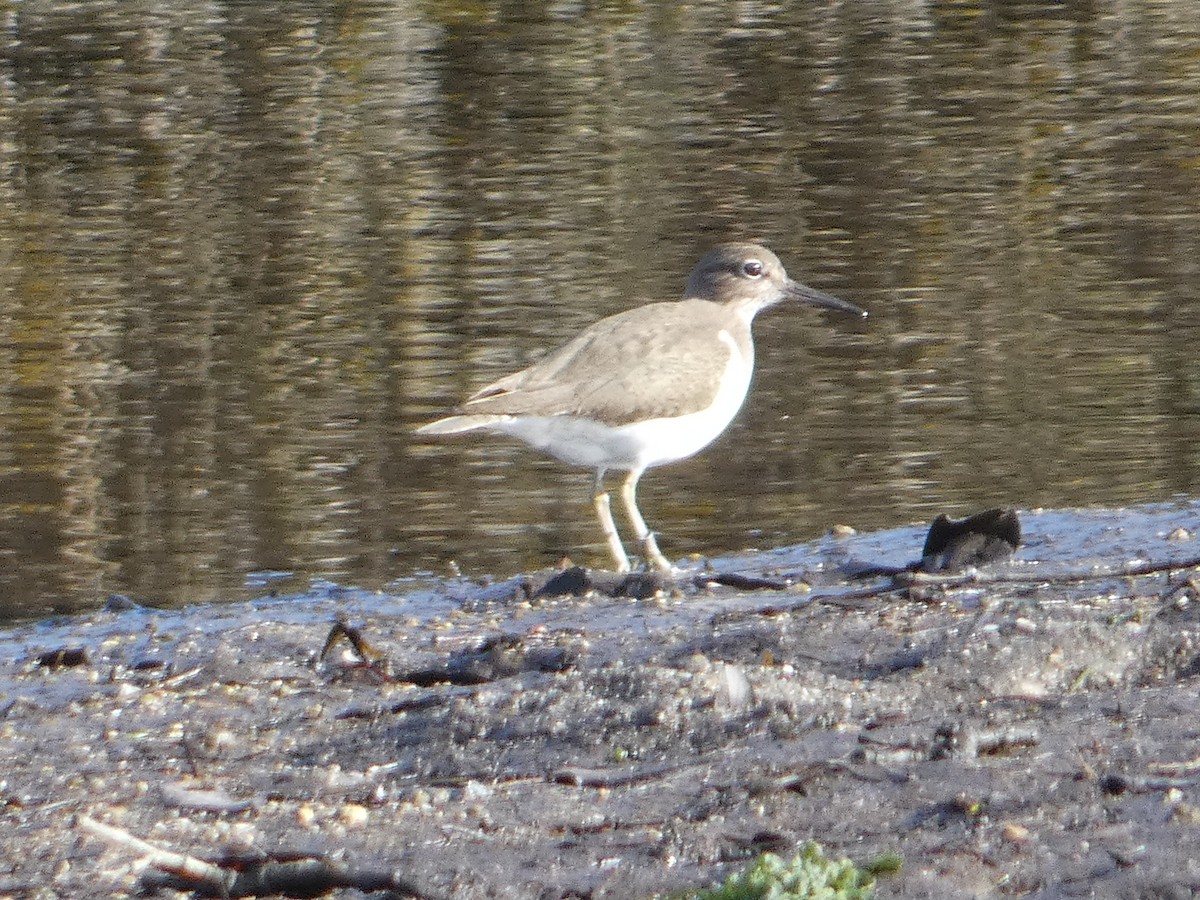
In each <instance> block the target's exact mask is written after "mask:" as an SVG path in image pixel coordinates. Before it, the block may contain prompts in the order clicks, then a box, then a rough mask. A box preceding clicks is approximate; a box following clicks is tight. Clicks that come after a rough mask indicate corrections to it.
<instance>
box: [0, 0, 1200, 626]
mask: <svg viewBox="0 0 1200 900" xmlns="http://www.w3.org/2000/svg"><path fill="white" fill-rule="evenodd" d="M793 6H799V7H801V8H793ZM600 7H604V5H603V4H601V5H600ZM205 9H208V14H203V15H202V14H199V13H198V11H197V8H196V7H195V5H194V4H177V3H163V2H155V3H150V2H148V0H128V2H124V3H121V4H107V3H93V4H70V3H68V4H62V3H56V4H52V3H47V2H38V0H35V2H30V3H24V4H20V5H19V6H18V7H15V8H14V9H13V10H12V11H10V19H9V20H8V26H9V27H8V28H7V29H6V31H5V32H4V35H3V38H0V40H3V42H4V47H3V51H4V52H3V53H2V54H0V128H2V133H3V134H4V135H5V136H6V138H5V140H4V141H2V142H0V256H2V258H3V261H4V268H3V271H4V273H5V277H4V279H3V281H2V282H0V289H2V290H3V302H4V307H3V309H4V314H3V316H2V317H0V334H2V336H3V341H0V352H2V353H3V367H2V369H0V373H2V374H0V553H3V555H4V560H5V563H6V564H5V565H4V567H3V569H2V570H0V584H2V585H3V588H4V598H5V599H4V603H5V604H6V608H7V610H8V611H9V612H11V613H12V614H14V615H36V614H42V613H44V612H45V611H47V610H50V609H62V610H68V609H73V608H77V607H79V606H88V605H93V604H96V603H98V602H101V601H102V600H103V598H104V596H105V595H106V594H108V593H111V592H121V593H126V594H129V595H131V596H133V597H134V598H135V599H138V600H141V601H144V602H153V603H183V602H190V601H197V600H208V599H223V598H235V597H238V596H241V595H243V594H244V593H255V592H257V591H260V590H261V589H262V588H261V587H260V585H261V584H262V583H263V578H265V576H258V575H253V574H252V573H263V572H275V571H278V572H294V573H295V574H296V578H297V579H299V580H300V581H301V582H302V583H306V582H307V579H308V578H309V577H313V576H325V577H329V578H332V579H335V580H339V581H345V582H353V583H358V584H363V585H368V586H372V585H377V586H381V585H384V584H386V583H387V582H389V581H390V580H392V579H394V578H397V577H400V576H404V575H406V574H409V573H411V572H413V571H416V570H421V569H432V570H436V571H443V570H444V567H445V565H446V563H447V561H448V560H450V559H456V560H458V561H459V562H460V564H461V565H463V567H464V569H465V570H466V571H468V572H472V573H487V572H494V573H498V574H507V573H511V572H513V571H516V570H519V569H521V568H524V567H529V566H534V565H544V564H548V563H551V562H554V561H556V560H557V558H558V557H559V556H561V555H562V554H564V553H568V552H570V553H573V554H574V555H575V556H576V558H584V559H591V558H593V557H594V558H595V559H598V560H602V559H603V557H602V550H603V548H601V547H599V546H597V545H596V542H595V536H594V534H593V533H592V529H591V524H590V521H589V519H590V515H591V512H590V508H589V507H588V505H587V503H586V502H583V501H581V500H580V499H579V498H580V497H582V496H584V495H585V494H586V488H585V487H584V485H585V483H586V480H587V478H588V475H587V474H586V473H572V472H569V471H567V470H565V469H563V468H561V467H560V466H558V465H557V464H555V463H552V462H546V461H542V460H539V459H537V458H535V457H534V456H533V455H532V454H529V453H527V452H526V451H524V450H522V449H521V448H520V447H518V446H507V445H497V444H495V443H491V442H488V443H479V444H462V445H454V446H452V447H447V446H443V445H436V444H429V443H426V442H423V441H420V440H418V439H417V438H415V437H414V436H413V435H412V427H413V426H414V424H416V423H417V422H420V421H423V420H425V419H427V418H431V417H433V416H434V415H436V414H438V413H440V412H441V411H442V410H444V409H445V408H447V407H449V406H450V405H452V403H453V402H454V401H455V400H456V399H457V398H459V397H461V396H464V395H465V394H467V393H469V392H470V390H471V388H473V387H477V386H479V385H481V384H484V383H486V382H487V381H489V380H491V379H493V378H495V377H496V376H498V375H501V374H503V373H504V372H507V371H511V370H514V369H517V368H520V367H522V366H523V365H525V364H527V363H528V362H529V361H531V360H532V359H534V358H535V357H536V355H537V354H538V353H539V352H541V351H542V350H543V349H545V348H547V347H551V346H554V345H556V344H558V343H561V342H562V340H563V339H564V338H565V337H567V336H568V335H570V334H572V333H573V332H575V331H577V330H579V329H580V328H582V327H583V326H584V325H586V324H587V323H589V322H592V321H594V320H596V319H598V318H600V317H601V316H604V315H607V314H610V313H613V312H617V311H619V310H621V309H624V308H627V307H628V306H630V305H632V304H633V303H636V302H639V301H640V300H641V299H643V298H645V299H651V298H653V299H663V298H669V297H671V296H674V295H676V294H677V293H678V292H679V290H680V289H681V286H682V284H683V279H684V278H685V276H686V272H687V268H688V266H689V264H690V261H691V260H692V259H694V258H695V257H696V256H697V255H698V253H699V251H700V250H702V249H704V248H705V247H706V246H708V245H710V244H712V243H714V242H715V241H717V240H719V239H724V238H728V237H751V238H762V239H763V240H765V241H766V242H767V243H769V244H770V245H772V246H773V247H774V248H775V249H777V250H778V251H779V252H780V255H781V256H782V257H783V259H784V262H785V263H786V264H787V266H788V268H789V269H790V270H791V271H792V273H793V274H795V275H796V276H797V277H800V278H801V279H802V280H805V281H806V282H808V283H810V284H812V285H814V286H816V287H820V288H824V289H827V290H830V291H831V292H833V293H836V294H838V295H840V296H844V297H846V298H847V299H850V300H853V301H854V302H857V303H859V304H860V305H862V306H865V307H867V308H869V309H870V310H871V312H872V318H871V319H870V320H868V322H867V323H864V324H862V325H855V326H853V327H848V328H840V329H838V330H837V332H835V333H830V332H829V330H828V329H827V328H826V327H824V326H823V325H822V324H821V323H819V322H814V321H813V320H812V319H811V317H806V316H802V315H793V316H787V315H779V316H776V317H773V318H771V319H768V320H766V321H763V322H762V323H760V324H759V326H758V345H759V369H758V375H757V378H756V385H755V388H754V389H753V391H752V393H751V396H750V400H749V401H748V403H747V407H746V408H745V409H744V410H743V411H742V414H741V416H740V417H739V419H738V421H737V422H736V423H735V425H734V426H733V427H732V428H731V429H730V431H729V432H728V433H727V434H726V435H725V436H724V437H723V438H722V439H721V440H720V441H719V442H718V444H716V445H714V447H712V448H710V449H709V450H708V451H707V452H706V453H705V454H704V455H702V456H700V457H698V458H696V459H694V460H692V461H689V462H687V463H684V464H681V465H679V466H677V467H674V468H672V469H671V470H664V472H662V473H660V474H659V475H658V476H657V477H656V478H655V479H652V480H650V481H648V482H647V484H646V485H645V488H644V491H643V503H644V506H645V508H646V511H647V515H648V516H649V517H650V518H651V519H652V520H653V521H654V522H656V523H658V524H659V525H660V527H662V528H663V532H664V533H663V535H662V539H661V541H660V543H661V544H662V546H663V548H664V550H665V551H666V552H668V553H669V554H675V555H682V554H685V553H688V552H693V551H696V552H711V553H719V552H721V551H724V550H731V549H740V548H742V547H745V546H749V545H762V546H770V545H775V544H779V543H785V542H794V541H798V540H803V539H806V538H809V537H812V536H815V535H817V534H819V533H821V532H822V531H823V530H824V529H826V528H827V527H828V526H830V525H832V524H834V523H835V522H849V523H851V524H854V525H857V526H860V527H877V526H882V525H889V524H895V523H898V522H906V521H914V520H918V519H922V518H926V517H927V516H928V515H929V513H931V512H934V511H943V510H945V511H948V512H951V513H956V512H963V511H966V510H969V509H971V508H973V507H976V506H980V505H984V504H993V503H1012V504H1017V505H1021V506H1033V505H1043V504H1044V505H1062V504H1122V503H1130V502H1134V501H1140V500H1150V499H1162V498H1165V497H1169V496H1171V495H1172V494H1175V493H1195V492H1196V490H1197V481H1198V474H1197V473H1198V470H1200V452H1198V451H1197V450H1196V447H1197V446H1200V444H1198V440H1197V439H1198V437H1200V376H1198V375H1197V371H1198V370H1197V368H1196V365H1195V347H1196V345H1197V336H1198V335H1197V332H1198V329H1200V307H1197V304H1196V303H1195V301H1194V296H1193V292H1194V285H1195V283H1196V272H1197V262H1196V260H1198V259H1200V252H1198V250H1200V248H1198V247H1197V242H1198V238H1197V235H1200V209H1198V204H1200V200H1197V198H1200V190H1197V187H1198V185H1197V181H1198V173H1200V124H1198V123H1200V25H1198V24H1197V20H1196V18H1195V16H1194V10H1193V9H1192V8H1191V6H1190V4H1186V3H1171V2H1159V3H1152V4H1140V5H1136V6H1135V5H1132V4H1121V3H1116V2H1113V3H1098V4H1061V3H1051V2H1042V3H1035V2H1024V3H987V2H982V0H981V2H978V3H956V4H918V5H914V4H911V3H900V2H895V0H892V2H887V0H864V2H860V3H854V4H841V3H832V2H830V3H824V2H822V3H812V4H803V5H786V4H785V5H783V7H780V6H778V5H775V4H759V3H755V2H747V3H739V4H737V5H735V6H730V5H728V4H723V3H711V4H685V5H666V6H662V5H658V4H651V5H649V6H648V7H641V6H631V7H627V6H620V5H618V6H616V7H613V8H592V6H591V5H586V4H585V5H583V6H576V5H572V4H543V5H535V6H533V7H522V8H521V12H520V13H512V12H507V11H501V10H499V9H492V8H491V7H487V6H486V5H485V6H480V5H478V4H475V5H470V4H457V3H443V4H403V3H400V4H394V3H388V4H375V3H370V2H362V3H348V4H343V5H340V6H338V7H337V8H336V10H333V11H331V9H330V8H329V7H328V5H327V4H313V3H306V2H288V3H278V2H269V0H267V2H261V3H255V4H235V5H233V6H217V7H212V8H211V9H209V8H207V7H206V8H205ZM247 579H250V580H249V581H248V580H247ZM272 583H274V582H272ZM280 584H282V585H285V586H286V584H287V582H286V580H282V581H280Z"/></svg>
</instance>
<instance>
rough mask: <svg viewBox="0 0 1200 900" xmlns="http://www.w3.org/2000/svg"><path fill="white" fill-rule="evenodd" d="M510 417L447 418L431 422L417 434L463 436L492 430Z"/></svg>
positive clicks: (418, 430) (419, 429)
mask: <svg viewBox="0 0 1200 900" xmlns="http://www.w3.org/2000/svg"><path fill="white" fill-rule="evenodd" d="M508 418H509V416H483V415H479V416H447V417H446V418H444V419H438V420H437V421H436V422H429V423H427V424H425V425H422V426H421V427H420V428H418V429H417V434H428V435H441V434H462V433H463V432H465V431H478V430H479V429H481V428H484V429H486V428H491V427H493V426H495V425H496V424H498V423H500V422H503V421H504V420H505V419H508Z"/></svg>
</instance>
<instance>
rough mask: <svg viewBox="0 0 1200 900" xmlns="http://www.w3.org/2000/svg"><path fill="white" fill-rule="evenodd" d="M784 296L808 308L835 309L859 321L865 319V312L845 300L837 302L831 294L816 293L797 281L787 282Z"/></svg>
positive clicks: (813, 289)
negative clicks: (806, 305)
mask: <svg viewBox="0 0 1200 900" xmlns="http://www.w3.org/2000/svg"><path fill="white" fill-rule="evenodd" d="M784 296H785V297H787V298H788V299H789V300H799V301H800V302H801V303H807V304H809V305H810V306H819V307H821V308H822V309H836V310H837V311H838V312H845V313H850V314H851V315H855V316H858V317H859V318H860V319H865V318H866V317H867V311H866V310H865V309H862V308H860V307H857V306H855V305H854V304H853V303H847V302H846V301H845V300H839V299H838V298H837V297H834V296H833V295H832V294H826V293H824V292H822V291H818V290H816V289H815V288H810V287H809V286H808V285H806V284H801V283H800V282H798V281H789V282H788V283H787V287H786V288H784Z"/></svg>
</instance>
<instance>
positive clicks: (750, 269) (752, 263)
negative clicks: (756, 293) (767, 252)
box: [742, 259, 763, 278]
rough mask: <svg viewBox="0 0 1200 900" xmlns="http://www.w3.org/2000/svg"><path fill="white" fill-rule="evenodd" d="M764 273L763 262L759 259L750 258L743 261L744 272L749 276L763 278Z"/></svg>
mask: <svg viewBox="0 0 1200 900" xmlns="http://www.w3.org/2000/svg"><path fill="white" fill-rule="evenodd" d="M762 273H763V264H762V263H760V262H759V261H758V260H757V259H748V260H746V261H745V262H744V263H742V274H743V275H745V276H746V277H747V278H761V277H762Z"/></svg>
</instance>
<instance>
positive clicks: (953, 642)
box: [0, 503, 1200, 900]
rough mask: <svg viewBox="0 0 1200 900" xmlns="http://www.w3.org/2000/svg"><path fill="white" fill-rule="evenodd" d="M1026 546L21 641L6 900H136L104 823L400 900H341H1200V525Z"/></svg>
mask: <svg viewBox="0 0 1200 900" xmlns="http://www.w3.org/2000/svg"><path fill="white" fill-rule="evenodd" d="M1021 525H1022V535H1023V543H1022V545H1021V547H1020V549H1019V550H1018V551H1017V553H1016V555H1015V557H1014V558H1013V559H1012V560H1011V561H1008V562H1001V563H995V564H991V565H988V566H984V567H981V568H979V569H968V570H966V571H965V572H963V573H960V574H958V575H954V576H945V577H938V576H928V577H925V576H923V575H919V574H918V575H914V576H913V577H912V578H907V579H905V578H900V577H898V576H896V575H892V576H887V575H872V576H870V577H867V578H857V579H851V578H848V577H847V576H846V573H847V572H850V571H859V572H868V571H885V570H887V569H888V567H893V568H895V569H897V570H899V569H901V568H902V567H904V566H905V565H906V564H907V563H909V562H911V561H912V560H913V559H914V558H917V557H919V556H920V555H921V550H922V541H923V540H924V538H925V529H924V528H923V527H913V528H908V529H897V530H892V531H888V532H880V533H877V534H870V535H854V534H849V535H843V536H837V537H834V536H830V537H827V538H824V539H822V540H820V541H817V542H814V543H812V544H809V545H804V546H801V547H796V548H788V549H784V550H779V551H772V552H767V553H757V554H746V555H744V556H739V557H729V558H725V559H721V560H716V561H714V562H713V564H712V569H713V570H715V571H717V572H719V573H723V574H724V576H727V577H723V578H719V579H714V578H709V579H701V580H700V581H699V582H697V581H696V580H695V579H694V578H693V577H691V576H689V577H688V578H686V579H684V580H683V582H681V584H680V586H679V587H677V588H674V589H672V588H668V589H667V590H665V591H663V592H661V593H659V594H656V595H653V596H641V597H640V599H634V598H629V597H612V596H608V595H607V594H605V593H603V592H602V591H599V590H597V589H596V585H595V584H592V583H588V582H586V580H584V581H579V582H578V589H579V590H581V591H583V592H584V593H583V594H582V595H579V596H575V595H568V596H557V597H551V596H546V595H544V594H542V595H539V594H538V590H537V589H538V587H539V586H540V583H539V581H538V580H531V579H527V578H513V579H508V580H505V581H500V582H495V583H491V584H479V583H476V582H471V581H465V580H462V581H415V580H414V581H411V582H405V583H401V584H397V585H396V586H395V590H394V591H393V592H390V593H388V594H372V593H365V592H359V591H353V590H339V589H333V588H329V587H328V586H324V587H322V588H320V589H315V590H314V591H312V592H310V593H309V594H305V595H302V596H294V597H288V598H277V599H271V600H264V601H262V602H259V603H255V604H249V605H226V606H209V607H199V608H192V609H188V610H184V611H180V612H162V611H155V610H149V609H144V608H140V607H127V608H120V607H121V606H122V605H121V604H118V605H117V606H118V608H114V609H113V610H110V611H106V612H101V613H96V614H94V615H90V616H86V617H82V618H75V619H71V620H65V621H58V622H46V623H38V624H35V625H26V626H20V627H15V628H11V629H8V630H7V631H5V632H3V634H0V691H2V694H0V755H2V756H0V758H2V759H3V773H2V775H0V798H2V799H3V804H4V819H5V831H6V833H7V835H8V836H9V839H8V840H6V841H4V842H3V843H2V845H0V846H2V847H3V850H2V851H0V894H2V895H8V896H37V897H110V896H125V895H133V894H135V893H136V892H137V891H138V890H139V889H140V888H141V887H142V886H143V884H142V879H143V878H144V877H145V876H146V875H147V873H148V871H149V868H148V867H147V865H146V859H147V856H146V852H145V848H144V847H142V848H141V849H138V848H139V847H141V845H135V844H131V843H125V844H122V843H121V841H120V840H112V839H110V838H106V837H105V836H104V835H103V834H102V833H100V832H98V831H97V830H96V829H95V828H93V827H90V823H100V825H101V826H104V827H107V828H109V829H115V830H116V832H117V833H119V834H125V835H128V836H130V837H131V838H136V839H137V840H141V841H146V842H149V844H150V845H153V847H155V848H161V849H162V850H164V851H170V852H174V853H180V854H188V855H192V856H195V857H206V856H213V855H220V854H226V855H227V858H238V859H241V860H245V859H247V858H252V859H253V858H263V857H269V858H271V859H273V860H274V859H291V858H297V857H302V858H304V859H312V860H319V861H323V862H325V863H328V864H330V865H331V866H333V867H334V868H337V870H338V871H342V872H351V873H354V872H369V873H373V874H374V875H375V876H379V877H382V876H380V873H384V874H385V875H388V876H389V877H390V878H391V880H390V881H389V880H388V878H383V880H381V881H378V882H368V881H364V882H361V883H359V886H358V887H355V886H353V884H354V882H353V881H350V882H347V883H343V884H341V885H332V886H329V887H327V888H321V890H323V891H324V895H325V896H330V897H356V896H365V893H364V891H369V890H372V889H374V887H379V888H380V889H389V890H393V894H394V895H397V896H399V895H403V893H404V891H406V890H407V891H411V892H412V893H415V894H419V895H423V896H428V897H455V898H484V897H488V898H510V897H511V898H546V900H550V898H566V897H575V898H579V897H591V898H601V897H603V898H637V900H642V898H649V897H652V896H654V895H655V894H656V893H658V892H665V891H670V890H675V889H679V888H681V887H685V886H688V885H700V884H706V883H710V882H713V881H715V880H718V879H720V878H721V877H723V876H724V874H726V873H727V872H728V871H730V870H731V869H733V868H740V867H742V866H744V865H745V864H746V861H747V860H749V859H751V858H753V857H754V856H755V855H756V854H758V853H760V852H762V851H763V850H772V851H774V852H778V853H783V854H788V853H790V852H793V851H794V850H795V849H797V848H798V847H799V846H800V845H801V844H803V842H805V841H807V840H809V839H815V840H817V841H819V842H820V843H821V844H822V845H824V846H825V848H826V849H827V851H828V852H830V853H831V854H836V855H846V856H850V857H852V858H854V859H858V860H867V859H870V858H872V857H875V856H877V855H879V854H882V853H885V852H894V853H898V854H899V855H900V856H901V857H902V858H903V861H904V866H903V869H902V871H901V872H900V873H899V874H897V875H895V876H894V877H891V878H889V879H887V880H885V881H883V882H881V883H880V886H879V896H881V897H938V898H946V897H964V898H965V897H992V896H996V897H1001V896H1021V897H1073V896H1079V897H1089V896H1096V897H1186V896H1193V894H1194V893H1195V892H1196V891H1197V890H1198V889H1200V861H1198V860H1200V856H1198V855H1197V854H1196V853H1195V846H1196V843H1197V838H1198V836H1200V741H1198V740H1197V735H1198V733H1200V677H1198V676H1200V568H1197V565H1198V563H1200V560H1198V558H1197V557H1200V539H1196V538H1195V537H1193V535H1195V534H1196V533H1197V531H1198V530H1200V504H1197V503H1188V504H1184V503H1181V504H1173V505H1163V506H1152V507H1140V508H1135V509H1127V510H1120V511H1111V510H1110V511H1087V512H1078V511H1034V512H1029V511H1023V512H1022V513H1021ZM540 581H541V582H544V581H545V579H544V578H542V579H540ZM577 581H578V579H577ZM722 582H724V583H722ZM337 623H341V624H340V625H339V624H337ZM335 625H336V628H335ZM331 630H333V631H334V634H333V640H332V641H328V646H327V639H328V638H329V637H330V634H331ZM387 885H391V887H390V888H389V887H387ZM373 886H374V887H373ZM159 890H160V893H161V894H163V895H165V896H171V895H173V893H174V890H173V889H171V888H168V887H162V888H160V889H159Z"/></svg>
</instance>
